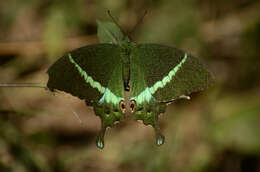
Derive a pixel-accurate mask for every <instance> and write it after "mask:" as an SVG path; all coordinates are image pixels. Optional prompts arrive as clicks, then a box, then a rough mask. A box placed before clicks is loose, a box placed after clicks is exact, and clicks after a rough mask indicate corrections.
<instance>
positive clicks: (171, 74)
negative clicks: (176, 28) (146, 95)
mask: <svg viewBox="0 0 260 172" xmlns="http://www.w3.org/2000/svg"><path fill="white" fill-rule="evenodd" d="M186 59H187V54H186V53H185V55H184V58H183V59H182V60H181V62H180V63H179V64H178V65H177V66H175V67H174V68H173V69H172V70H171V71H170V72H169V73H168V75H167V76H165V77H164V78H163V79H162V80H161V81H157V82H156V83H155V84H154V85H153V86H152V87H150V88H149V89H150V92H151V93H152V94H154V93H155V92H156V91H157V90H158V89H159V88H163V87H164V86H165V85H166V84H167V83H168V82H170V81H171V80H172V79H173V77H174V76H175V74H176V73H177V72H178V71H179V70H180V69H181V66H182V65H183V63H184V62H185V61H186Z"/></svg>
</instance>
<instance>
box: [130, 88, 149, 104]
mask: <svg viewBox="0 0 260 172" xmlns="http://www.w3.org/2000/svg"><path fill="white" fill-rule="evenodd" d="M152 99H154V97H153V96H152V94H151V92H150V89H149V88H148V87H146V89H145V90H144V91H142V92H141V93H140V94H139V95H138V96H137V97H133V98H132V99H131V100H135V101H136V103H137V104H139V103H143V102H150V100H152Z"/></svg>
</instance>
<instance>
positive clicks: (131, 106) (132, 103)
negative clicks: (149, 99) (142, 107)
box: [130, 100, 136, 113]
mask: <svg viewBox="0 0 260 172" xmlns="http://www.w3.org/2000/svg"><path fill="white" fill-rule="evenodd" d="M135 108H136V102H135V100H131V101H130V109H131V112H132V113H133V112H134V111H135Z"/></svg>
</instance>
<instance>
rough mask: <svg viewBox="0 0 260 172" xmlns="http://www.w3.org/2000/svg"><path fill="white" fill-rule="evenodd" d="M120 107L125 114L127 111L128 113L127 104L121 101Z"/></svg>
mask: <svg viewBox="0 0 260 172" xmlns="http://www.w3.org/2000/svg"><path fill="white" fill-rule="evenodd" d="M119 106H120V109H121V111H122V112H123V113H125V111H126V104H125V102H124V101H123V100H121V101H120V103H119Z"/></svg>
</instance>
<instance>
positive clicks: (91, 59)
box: [47, 21, 213, 149]
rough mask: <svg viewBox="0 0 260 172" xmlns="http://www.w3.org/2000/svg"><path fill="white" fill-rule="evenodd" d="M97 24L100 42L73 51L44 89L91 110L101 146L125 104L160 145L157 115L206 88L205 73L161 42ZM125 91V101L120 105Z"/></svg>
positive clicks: (207, 75) (57, 66)
mask: <svg viewBox="0 0 260 172" xmlns="http://www.w3.org/2000/svg"><path fill="white" fill-rule="evenodd" d="M97 23H98V36H99V39H100V42H101V43H100V44H95V45H88V46H85V47H82V48H79V49H76V50H74V51H72V52H70V53H68V54H66V55H64V56H63V57H61V58H60V59H58V60H57V61H56V62H55V63H54V64H53V65H52V66H51V67H50V68H49V69H48V75H49V80H48V83H47V87H48V88H49V89H50V90H51V91H55V90H61V91H65V92H67V93H70V94H72V95H74V96H77V97H79V98H80V99H83V100H85V102H86V104H87V105H89V106H93V107H94V112H95V114H96V115H97V116H99V117H100V119H101V124H102V128H101V131H100V133H99V135H98V136H97V140H96V144H97V146H98V147H99V148H101V149H102V148H103V147H104V135H105V131H106V128H107V127H112V126H113V125H114V123H115V122H116V121H122V120H123V119H124V115H125V112H126V104H129V105H130V110H131V113H132V115H133V116H134V119H136V120H142V121H143V123H144V124H145V125H152V126H153V128H154V129H155V135H156V144H157V145H162V144H163V143H164V136H163V135H162V134H161V132H160V128H159V125H158V117H159V115H160V114H161V113H164V112H165V109H166V105H167V104H168V103H170V102H172V101H174V100H176V99H179V98H182V97H184V96H185V95H189V94H190V93H192V92H196V91H200V90H203V89H205V88H206V87H208V86H209V85H211V83H212V81H213V79H212V76H211V74H210V72H209V71H208V70H207V69H206V68H205V67H204V66H203V65H202V64H201V63H200V62H199V60H198V59H196V58H194V57H193V56H191V55H190V54H187V53H185V52H183V51H181V50H179V49H176V48H174V47H170V46H165V45H160V44H137V43H134V42H131V41H130V39H129V38H128V37H125V36H124V35H123V33H122V31H121V30H120V28H119V27H118V25H116V24H115V23H111V22H101V21H97ZM125 91H130V102H129V103H127V102H126V101H125V98H124V97H125V95H124V92H125Z"/></svg>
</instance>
